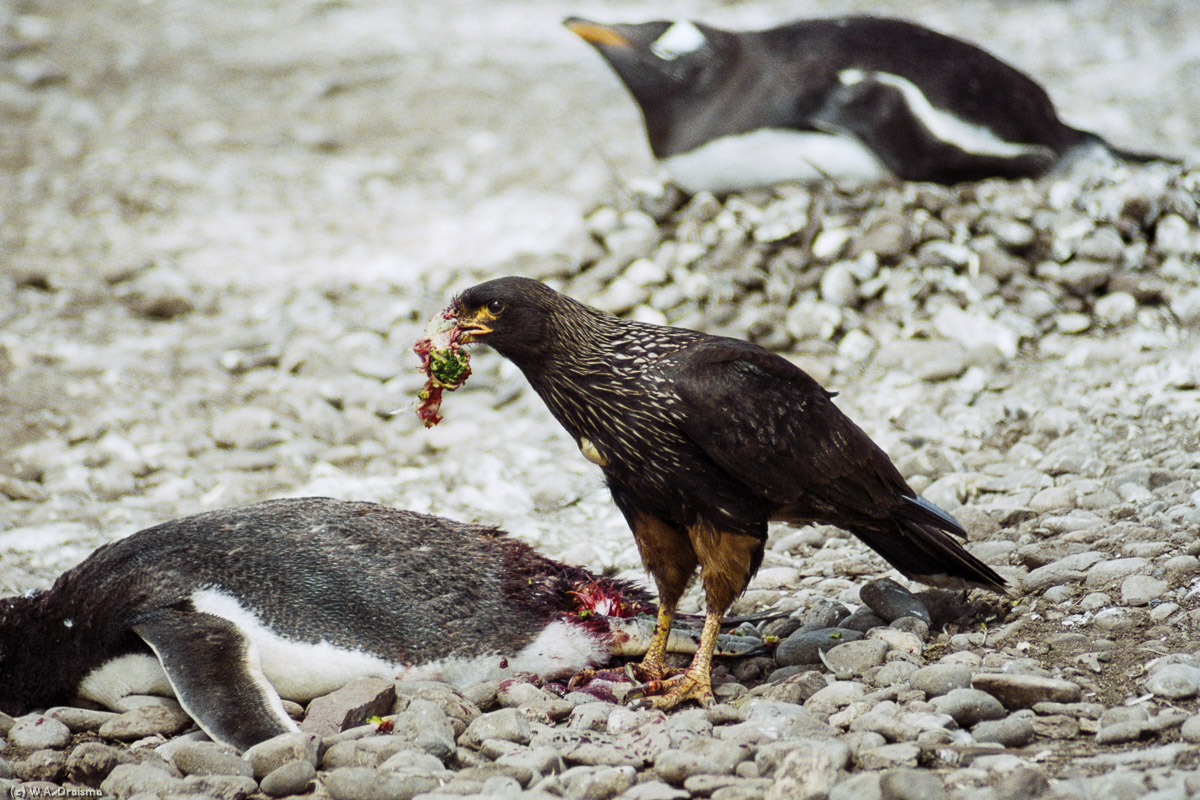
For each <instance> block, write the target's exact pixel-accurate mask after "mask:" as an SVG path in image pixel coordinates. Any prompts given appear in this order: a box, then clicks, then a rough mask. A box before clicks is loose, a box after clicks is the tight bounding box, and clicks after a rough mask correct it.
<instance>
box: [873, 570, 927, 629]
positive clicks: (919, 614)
mask: <svg viewBox="0 0 1200 800" xmlns="http://www.w3.org/2000/svg"><path fill="white" fill-rule="evenodd" d="M858 596H859V598H861V599H862V601H863V603H865V604H866V605H867V607H869V608H870V609H871V610H872V611H874V612H875V613H876V614H877V615H878V616H879V618H880V619H882V620H883V621H884V622H895V621H896V620H898V619H900V618H901V617H916V618H917V619H920V620H922V621H924V622H925V623H926V624H929V623H930V622H931V619H930V616H929V610H928V609H926V608H925V606H924V605H923V604H922V603H921V601H920V600H919V599H918V598H917V596H916V595H914V594H913V593H912V592H910V591H908V589H905V588H904V587H903V586H901V585H900V584H898V583H896V582H895V581H893V580H890V579H888V578H881V579H879V580H874V581H871V582H870V583H867V584H866V585H864V586H863V587H862V588H861V589H860V590H859V592H858Z"/></svg>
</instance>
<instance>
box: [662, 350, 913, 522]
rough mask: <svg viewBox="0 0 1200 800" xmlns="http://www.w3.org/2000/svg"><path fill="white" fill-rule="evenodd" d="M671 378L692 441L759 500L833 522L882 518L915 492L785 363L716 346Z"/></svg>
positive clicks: (684, 355) (675, 369) (688, 353)
mask: <svg viewBox="0 0 1200 800" xmlns="http://www.w3.org/2000/svg"><path fill="white" fill-rule="evenodd" d="M663 371H664V377H665V379H666V380H668V381H669V382H670V383H671V385H672V388H673V389H674V391H675V393H676V394H677V396H678V397H679V398H680V400H681V401H682V404H683V405H682V408H681V414H680V416H681V418H682V420H681V422H680V423H679V424H680V427H681V428H682V429H683V431H684V432H685V433H686V434H687V435H688V436H689V437H690V438H691V439H692V440H693V441H694V442H695V443H696V444H697V445H698V446H699V447H700V448H701V449H703V450H704V451H705V453H706V454H707V455H708V456H709V457H710V458H712V460H713V461H715V462H716V463H717V464H718V465H720V466H721V467H722V468H723V469H724V470H725V471H727V472H728V473H729V474H730V475H732V476H734V477H736V478H738V479H739V480H740V481H742V482H743V483H744V484H745V485H746V487H747V489H748V491H750V492H751V493H753V494H755V495H757V496H759V497H762V498H764V499H767V500H768V501H770V502H772V503H776V504H779V505H780V506H784V505H788V506H795V507H796V508H797V509H798V510H800V511H804V510H805V509H812V510H813V511H815V512H820V513H821V514H823V515H824V516H826V517H829V515H830V514H831V512H832V514H833V516H834V517H838V516H844V515H849V516H850V517H854V516H858V515H863V516H867V517H879V516H889V515H890V513H891V512H892V510H893V509H895V507H896V505H897V503H898V502H900V497H901V496H902V495H904V494H908V493H909V492H910V491H911V490H909V489H908V487H907V485H906V484H905V483H904V479H903V478H902V477H901V476H900V473H899V472H898V471H897V470H896V469H895V467H894V466H893V465H892V463H891V461H890V459H888V458H887V456H886V455H885V454H884V453H883V452H882V451H881V450H880V449H879V448H878V447H877V446H876V445H875V444H874V443H873V442H872V441H871V440H870V438H869V437H868V436H867V435H866V434H865V433H864V432H863V431H862V430H861V429H860V428H859V427H858V426H857V425H855V424H854V423H853V422H852V421H851V420H850V419H849V418H848V417H847V416H846V415H845V414H843V413H842V412H841V411H840V410H839V409H838V408H837V406H835V405H834V404H833V401H832V400H831V399H830V398H831V397H832V395H831V394H830V393H829V392H826V391H825V390H824V389H823V388H822V387H821V385H820V384H819V383H817V382H816V381H815V380H813V379H812V378H811V377H809V375H808V374H807V373H805V372H804V371H803V370H801V369H800V368H799V367H797V366H795V365H794V364H792V363H791V362H790V361H788V360H786V359H784V358H783V357H781V356H778V355H775V354H774V353H770V352H768V351H766V350H763V349H762V348H759V347H757V346H755V345H752V344H749V343H747V342H740V341H738V340H736V339H712V340H707V341H704V342H701V343H698V344H696V345H694V346H692V347H689V348H687V349H686V350H683V351H680V352H678V353H677V354H675V355H674V357H673V358H672V359H671V363H670V364H663Z"/></svg>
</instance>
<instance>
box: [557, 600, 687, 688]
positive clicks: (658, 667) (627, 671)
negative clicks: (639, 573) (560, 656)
mask: <svg viewBox="0 0 1200 800" xmlns="http://www.w3.org/2000/svg"><path fill="white" fill-rule="evenodd" d="M677 605H678V603H677V602H671V603H660V604H659V606H658V617H657V620H656V621H655V623H654V635H653V636H651V637H650V644H649V645H648V646H647V647H646V655H645V656H643V657H642V661H641V663H640V664H637V665H636V666H634V665H630V666H629V667H625V668H620V669H585V670H580V671H579V672H577V673H575V674H574V675H573V676H572V677H571V680H570V681H569V682H568V683H567V687H568V688H570V689H577V688H579V687H580V686H584V685H586V684H587V683H588V682H589V681H591V680H594V679H596V678H602V679H607V680H613V681H623V680H626V679H628V678H629V677H633V678H635V679H636V680H639V681H661V680H662V679H663V678H665V677H667V676H668V675H670V674H671V672H672V670H670V669H669V668H668V667H667V641H668V640H669V639H670V638H671V621H672V620H674V619H675V607H676V606H677ZM676 671H677V670H676Z"/></svg>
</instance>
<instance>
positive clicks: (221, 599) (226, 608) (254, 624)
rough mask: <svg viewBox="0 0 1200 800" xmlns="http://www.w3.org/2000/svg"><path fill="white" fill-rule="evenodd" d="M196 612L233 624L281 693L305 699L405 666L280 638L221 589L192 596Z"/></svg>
mask: <svg viewBox="0 0 1200 800" xmlns="http://www.w3.org/2000/svg"><path fill="white" fill-rule="evenodd" d="M192 604H193V605H194V606H195V607H196V610H197V611H203V612H205V613H208V614H212V615H214V616H217V617H222V618H224V619H227V620H229V621H230V622H232V623H233V624H234V625H236V626H237V627H238V628H239V629H240V630H241V631H242V633H243V634H244V635H245V636H246V638H247V639H249V640H250V642H251V643H252V644H253V645H254V649H255V650H256V651H257V655H258V666H259V669H260V670H261V671H262V674H263V676H264V677H266V679H267V681H268V682H269V683H270V684H271V685H272V686H274V687H275V691H276V692H278V693H279V696H280V697H283V698H286V699H288V700H295V701H297V702H306V701H308V700H311V699H313V698H314V697H319V696H321V695H323V694H328V693H329V692H332V691H334V690H335V689H340V688H341V687H342V686H345V685H346V684H347V683H349V682H350V681H352V680H354V679H355V678H364V677H377V678H385V679H389V680H390V679H392V678H395V677H396V675H397V674H398V673H399V672H401V671H402V670H403V669H404V667H403V666H402V665H400V664H396V663H393V662H391V661H387V660H385V659H382V658H379V657H378V656H375V655H372V654H371V653H366V652H364V651H362V650H356V649H351V648H344V647H338V646H336V645H333V644H330V643H329V642H326V641H321V642H317V643H313V642H302V641H297V640H294V639H288V638H285V637H283V636H280V635H279V634H278V633H276V632H275V631H273V630H271V629H270V628H268V627H267V626H266V625H264V624H263V623H262V621H261V620H260V619H259V618H258V616H257V615H256V614H255V613H254V612H253V611H251V610H250V609H248V608H246V607H245V606H243V605H242V604H241V603H240V602H239V601H238V599H237V598H235V597H233V596H232V595H230V594H227V593H225V592H222V591H221V590H219V589H200V590H198V591H196V592H194V593H193V594H192Z"/></svg>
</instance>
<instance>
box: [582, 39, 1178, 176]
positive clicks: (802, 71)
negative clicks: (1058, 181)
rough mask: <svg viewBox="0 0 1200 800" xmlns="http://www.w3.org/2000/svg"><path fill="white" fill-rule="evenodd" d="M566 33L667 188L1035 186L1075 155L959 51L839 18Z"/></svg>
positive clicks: (1085, 137)
mask: <svg viewBox="0 0 1200 800" xmlns="http://www.w3.org/2000/svg"><path fill="white" fill-rule="evenodd" d="M565 24H566V26H567V27H568V28H569V29H571V30H572V31H573V32H575V33H576V34H578V35H579V36H580V37H582V38H583V39H584V40H585V41H587V42H588V43H590V44H592V45H593V46H594V47H595V48H596V49H597V50H599V51H600V54H601V55H602V56H604V58H605V59H606V60H607V61H608V63H609V64H610V65H611V66H612V68H613V69H614V70H615V71H616V73H617V75H618V76H619V77H620V78H621V80H622V81H623V82H624V83H625V85H626V87H627V88H628V89H629V91H630V93H631V94H632V95H633V98H634V99H635V100H636V101H637V103H638V105H639V106H640V107H641V110H642V115H643V117H644V118H645V122H646V133H647V136H648V137H649V140H650V148H651V150H653V152H654V156H655V157H656V158H657V159H659V160H660V161H661V162H662V164H663V165H664V167H665V168H666V170H667V172H668V174H669V175H670V176H671V179H672V180H673V181H674V182H675V183H676V184H678V185H679V186H680V187H681V188H683V189H685V190H687V191H690V192H698V191H701V190H708V191H713V192H729V191H738V190H741V189H748V188H753V187H756V186H766V185H770V184H774V183H779V182H784V181H812V180H817V179H820V178H822V177H835V178H838V177H845V178H855V179H860V180H875V179H878V178H881V177H884V176H886V175H888V174H889V173H890V174H892V175H895V176H897V177H900V178H903V179H905V180H914V181H936V182H938V183H956V182H958V181H970V180H978V179H982V178H987V177H991V176H1000V177H1008V178H1017V177H1025V176H1036V175H1040V174H1042V173H1044V172H1046V171H1047V170H1049V169H1051V168H1052V167H1054V166H1056V165H1057V164H1060V163H1064V162H1066V161H1069V160H1071V159H1073V158H1075V157H1077V156H1078V155H1080V154H1081V153H1083V152H1086V151H1088V150H1090V149H1107V150H1108V151H1109V152H1111V153H1113V154H1114V155H1117V156H1119V157H1121V158H1126V159H1129V160H1134V161H1146V160H1152V159H1154V158H1155V156H1144V155H1139V154H1134V153H1128V152H1124V151H1120V150H1117V149H1115V148H1113V147H1111V146H1109V145H1107V144H1106V143H1105V142H1104V141H1103V140H1102V139H1101V138H1100V137H1099V136H1096V135H1095V134H1092V133H1088V132H1086V131H1081V130H1077V129H1075V128H1072V127H1070V126H1068V125H1065V124H1063V123H1062V122H1061V121H1060V120H1059V118H1058V115H1057V113H1055V110H1054V104H1053V103H1052V102H1051V101H1050V98H1049V97H1048V96H1047V94H1046V92H1045V91H1044V90H1043V89H1042V87H1041V86H1039V85H1038V84H1037V83H1035V82H1034V81H1033V80H1032V79H1030V78H1029V77H1027V76H1025V75H1024V74H1022V73H1021V72H1018V71H1017V70H1016V69H1013V68H1012V67H1010V66H1009V65H1007V64H1005V63H1004V62H1002V61H1000V60H999V59H997V58H995V57H993V56H991V55H989V54H988V53H986V52H984V51H983V50H981V49H979V48H978V47H975V46H974V45H971V44H968V43H966V42H963V41H961V40H959V39H955V38H952V37H950V36H945V35H943V34H940V33H935V32H934V31H931V30H929V29H927V28H923V27H921V26H920V25H915V24H913V23H911V22H905V21H903V20H898V19H886V18H879V17H870V16H849V17H839V18H834V19H815V20H802V21H799V22H793V23H791V24H788V25H783V26H781V27H778V28H772V29H770V30H764V31H746V32H736V33H735V32H731V31H724V30H719V29H717V28H713V27H710V26H708V25H702V24H700V23H695V22H687V21H680V22H666V21H658V22H646V23H642V24H636V25H601V24H598V23H595V22H590V21H588V20H584V19H579V18H570V19H567V20H566V23H565Z"/></svg>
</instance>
